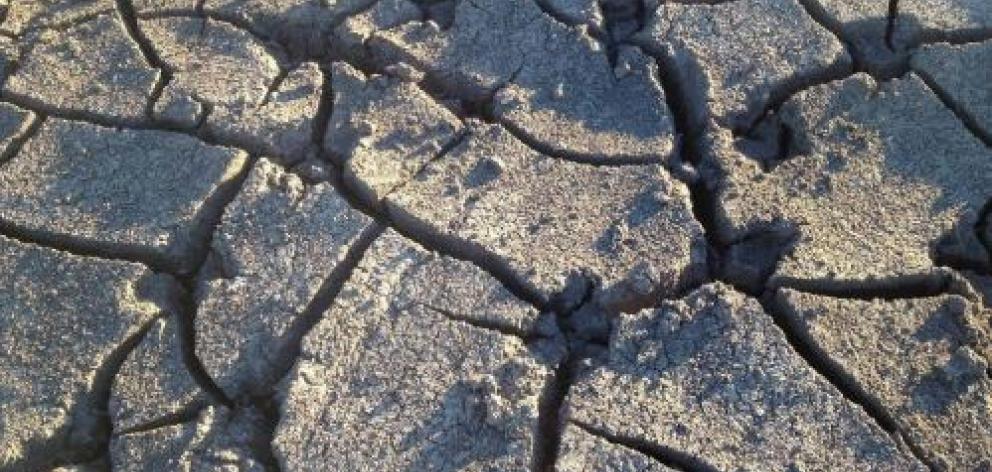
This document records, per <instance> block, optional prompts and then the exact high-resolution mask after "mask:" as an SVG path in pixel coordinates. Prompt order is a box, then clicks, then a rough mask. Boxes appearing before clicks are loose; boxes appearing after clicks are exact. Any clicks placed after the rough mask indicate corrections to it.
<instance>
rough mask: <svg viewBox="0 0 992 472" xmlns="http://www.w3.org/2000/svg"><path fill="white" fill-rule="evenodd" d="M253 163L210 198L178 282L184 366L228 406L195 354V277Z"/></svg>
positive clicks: (180, 335)
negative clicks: (195, 245) (198, 237)
mask: <svg viewBox="0 0 992 472" xmlns="http://www.w3.org/2000/svg"><path fill="white" fill-rule="evenodd" d="M254 163H255V158H254V157H251V158H249V160H248V162H247V163H246V164H245V166H244V168H243V169H242V170H241V172H240V174H239V175H238V176H237V177H236V178H235V179H232V180H231V181H229V182H226V183H225V184H224V186H225V188H223V189H221V188H218V190H217V192H215V195H214V196H212V197H211V198H213V199H214V201H213V202H211V204H210V206H211V207H212V208H213V210H212V211H210V213H209V214H208V215H205V216H204V217H203V218H202V219H200V221H201V223H200V224H201V228H202V233H203V234H202V237H203V239H202V240H201V242H200V244H199V247H198V248H197V250H196V251H195V256H194V257H195V260H194V263H193V267H194V268H195V269H194V270H192V271H190V272H187V273H185V274H182V275H181V276H180V277H179V282H180V283H181V284H182V286H183V289H184V290H183V293H182V298H181V306H182V310H181V313H180V314H179V316H178V317H177V325H178V329H177V330H176V333H177V336H178V337H179V339H178V340H177V341H178V345H179V347H180V350H181V351H182V358H183V363H184V364H185V365H186V369H187V370H188V371H189V373H190V376H191V377H192V378H193V380H194V381H195V382H196V384H197V385H198V386H199V387H200V388H201V389H202V390H203V391H204V392H205V393H206V394H207V395H209V396H210V398H212V399H213V400H214V401H215V402H217V403H220V404H222V405H225V406H227V407H231V405H232V402H231V399H230V398H229V397H228V396H227V395H226V394H225V393H224V391H223V390H222V389H221V388H220V387H219V386H218V385H217V383H216V382H215V381H214V380H213V378H211V377H210V375H209V374H208V373H207V371H206V369H205V368H204V367H203V363H202V362H201V361H200V359H199V358H198V357H197V355H196V314H197V310H198V302H197V300H196V294H197V287H198V280H199V279H200V277H201V275H202V272H203V271H204V267H205V266H206V265H207V264H206V262H207V260H208V258H209V255H210V246H211V244H212V243H213V237H214V234H215V233H216V230H217V226H219V225H220V222H221V218H222V217H223V214H224V209H226V208H227V206H228V205H230V203H231V202H232V201H234V198H235V197H236V196H237V194H238V193H239V192H240V191H241V188H242V186H243V185H244V182H245V181H246V180H247V179H248V175H249V173H250V172H251V169H252V168H253V167H254Z"/></svg>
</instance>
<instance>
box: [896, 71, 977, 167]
mask: <svg viewBox="0 0 992 472" xmlns="http://www.w3.org/2000/svg"><path fill="white" fill-rule="evenodd" d="M979 67H980V66H979ZM913 72H915V73H916V75H917V76H919V77H920V78H921V79H922V80H923V82H924V83H926V85H927V87H929V88H930V90H931V91H932V92H933V93H934V95H936V96H937V98H938V99H940V101H941V102H942V103H943V104H944V106H945V107H946V108H947V109H948V110H951V112H952V113H954V116H956V117H957V118H958V120H959V121H961V123H962V124H963V125H964V127H965V128H967V129H968V131H969V132H970V133H971V134H972V135H974V136H975V137H976V138H978V140H979V141H981V142H982V144H984V145H985V146H986V147H988V148H992V132H990V131H986V130H985V129H983V128H982V125H981V124H979V123H978V120H977V119H975V117H974V116H972V114H971V113H969V112H968V110H967V109H966V108H965V107H964V106H963V104H959V103H956V102H955V101H954V98H953V97H951V94H950V93H948V91H947V90H944V89H943V88H942V87H941V86H940V85H939V84H938V83H937V81H936V80H935V79H934V77H932V76H930V74H928V73H927V72H926V71H924V70H919V69H914V70H913Z"/></svg>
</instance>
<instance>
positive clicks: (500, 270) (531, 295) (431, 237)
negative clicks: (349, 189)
mask: <svg viewBox="0 0 992 472" xmlns="http://www.w3.org/2000/svg"><path fill="white" fill-rule="evenodd" d="M385 217H386V221H388V222H389V224H390V226H391V227H392V228H393V229H395V230H396V231H397V232H398V233H400V234H401V235H403V236H405V237H406V238H408V239H410V240H413V241H415V242H417V243H418V244H420V245H421V246H424V247H425V248H427V249H430V250H432V251H436V252H438V253H440V254H442V255H445V256H448V257H452V258H454V259H458V260H462V261H467V262H470V263H472V264H474V265H475V266H477V267H479V268H480V269H482V270H483V271H485V272H486V273H488V274H489V275H491V276H492V277H493V278H495V279H496V280H498V281H500V283H501V284H502V285H503V286H504V287H505V288H506V289H507V290H508V291H509V292H510V293H512V294H513V295H514V296H516V297H517V298H519V299H521V300H523V301H526V302H528V303H530V304H531V305H533V306H534V307H536V308H537V309H538V310H543V309H544V308H545V306H546V305H547V301H548V300H547V296H546V295H545V294H544V293H542V292H541V290H540V289H538V288H537V287H535V286H534V285H533V284H532V283H531V282H530V281H528V280H527V279H524V278H522V277H521V276H520V275H519V274H517V272H516V271H515V270H513V268H512V267H511V266H510V264H509V263H508V262H507V261H506V260H505V259H504V258H503V257H501V256H499V255H497V254H495V253H493V252H492V251H490V250H489V249H487V248H486V247H484V246H482V245H481V244H478V243H474V242H472V241H468V240H464V239H461V238H458V237H455V236H451V235H448V234H445V233H444V232H442V231H441V230H439V229H438V228H435V227H434V226H433V225H431V224H430V223H428V222H425V221H423V220H421V219H420V218H417V217H416V216H414V215H411V214H409V213H407V212H406V211H404V210H403V209H402V208H399V207H396V206H394V205H391V204H388V203H387V205H386V208H385Z"/></svg>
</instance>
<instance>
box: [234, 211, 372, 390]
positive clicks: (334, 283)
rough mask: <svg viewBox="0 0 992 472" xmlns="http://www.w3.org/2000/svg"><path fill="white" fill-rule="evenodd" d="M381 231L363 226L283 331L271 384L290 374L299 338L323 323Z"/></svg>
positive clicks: (274, 360) (299, 350)
mask: <svg viewBox="0 0 992 472" xmlns="http://www.w3.org/2000/svg"><path fill="white" fill-rule="evenodd" d="M385 230H386V227H385V226H384V225H382V224H381V223H379V222H373V223H372V224H370V225H369V226H367V227H366V228H365V229H364V230H363V231H362V233H361V234H360V235H359V236H358V237H357V238H356V239H355V241H354V242H353V243H352V244H351V247H349V248H348V251H347V252H346V253H345V256H344V258H343V259H342V260H341V262H339V263H338V264H337V265H336V266H335V267H334V269H332V270H331V273H330V274H329V275H328V276H327V278H325V279H324V281H323V282H322V283H321V285H320V287H319V288H318V289H317V292H316V294H315V295H314V297H313V299H311V300H310V301H309V302H308V303H307V305H306V307H304V308H303V310H302V311H301V312H300V314H299V315H298V316H296V318H294V319H293V321H292V323H291V324H290V326H289V328H288V329H287V330H286V334H285V335H284V338H283V340H282V342H281V346H280V347H279V348H278V349H277V350H276V351H275V352H274V353H273V355H272V364H271V365H272V366H273V367H272V369H273V371H272V373H271V375H269V376H268V377H269V379H270V380H271V381H273V382H278V381H279V380H281V379H282V378H283V377H285V376H286V375H287V374H288V373H289V372H290V370H292V368H293V366H294V365H295V364H296V361H297V359H298V358H299V357H300V352H301V349H302V344H303V338H304V337H306V335H307V334H308V333H309V332H310V331H311V330H313V328H314V327H315V326H317V323H319V322H320V320H321V319H323V315H324V312H325V311H327V310H328V309H329V308H330V307H331V305H332V304H333V303H334V299H335V298H337V296H338V293H340V292H341V289H342V288H343V287H344V285H345V283H346V282H347V281H348V279H349V278H350V277H351V274H352V272H354V270H355V268H356V267H358V263H359V262H360V261H361V259H362V256H363V255H364V254H365V252H366V251H367V250H368V249H369V247H371V246H372V243H373V242H375V240H376V238H378V237H379V236H380V235H381V234H382V233H383V232H384V231H385ZM273 388H274V386H273V385H265V386H261V388H260V389H258V390H257V391H255V392H248V393H249V394H252V395H254V394H259V395H269V394H271V393H272V392H271V391H270V390H271V389H273Z"/></svg>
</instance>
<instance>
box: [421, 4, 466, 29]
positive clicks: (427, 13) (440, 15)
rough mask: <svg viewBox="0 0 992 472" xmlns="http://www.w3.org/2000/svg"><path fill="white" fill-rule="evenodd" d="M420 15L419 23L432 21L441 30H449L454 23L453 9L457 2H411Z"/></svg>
mask: <svg viewBox="0 0 992 472" xmlns="http://www.w3.org/2000/svg"><path fill="white" fill-rule="evenodd" d="M411 1H412V2H413V3H414V4H415V5H417V7H418V8H420V14H421V15H422V17H421V21H433V22H434V23H436V24H437V25H438V26H439V27H440V28H441V30H442V31H443V30H446V29H448V28H451V25H452V24H453V23H454V22H455V7H456V6H457V5H458V0H411Z"/></svg>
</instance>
